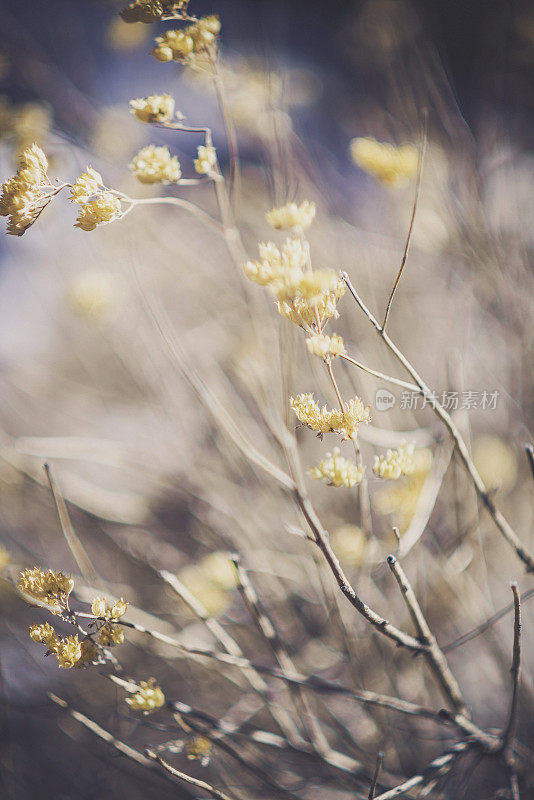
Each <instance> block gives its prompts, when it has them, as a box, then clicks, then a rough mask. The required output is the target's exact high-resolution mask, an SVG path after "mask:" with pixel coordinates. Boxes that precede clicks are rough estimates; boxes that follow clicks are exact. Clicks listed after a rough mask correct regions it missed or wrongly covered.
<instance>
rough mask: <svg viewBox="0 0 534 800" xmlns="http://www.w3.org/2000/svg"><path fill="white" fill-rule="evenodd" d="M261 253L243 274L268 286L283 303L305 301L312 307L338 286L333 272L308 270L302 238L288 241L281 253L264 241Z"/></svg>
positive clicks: (248, 262) (305, 248)
mask: <svg viewBox="0 0 534 800" xmlns="http://www.w3.org/2000/svg"><path fill="white" fill-rule="evenodd" d="M258 250H259V255H260V258H259V259H258V260H251V261H247V262H246V263H245V264H244V265H243V271H244V273H245V275H246V276H247V278H249V279H250V280H251V281H254V282H255V283H259V284H260V286H268V287H269V289H270V290H271V292H272V293H273V294H274V296H275V297H276V299H277V300H278V301H280V302H288V303H289V302H292V301H293V300H295V299H296V298H302V299H304V300H306V301H307V302H308V303H310V304H312V305H313V304H315V303H319V302H321V299H322V298H323V297H324V295H325V294H326V293H328V292H331V291H333V290H334V289H335V287H336V286H337V283H338V278H337V276H336V274H335V272H334V271H333V270H314V271H310V270H309V269H308V264H309V253H308V250H307V247H306V246H305V244H304V243H303V242H302V241H301V240H300V239H292V238H289V239H287V240H286V242H285V243H284V244H283V245H282V249H281V250H279V249H278V247H277V246H276V245H275V244H274V243H273V242H267V243H263V242H262V243H261V244H259V245H258Z"/></svg>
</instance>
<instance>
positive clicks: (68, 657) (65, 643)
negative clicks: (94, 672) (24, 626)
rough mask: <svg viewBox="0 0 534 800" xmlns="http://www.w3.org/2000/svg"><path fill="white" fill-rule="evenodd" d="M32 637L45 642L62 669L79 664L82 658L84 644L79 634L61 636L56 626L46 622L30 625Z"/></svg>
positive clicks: (42, 642) (36, 640)
mask: <svg viewBox="0 0 534 800" xmlns="http://www.w3.org/2000/svg"><path fill="white" fill-rule="evenodd" d="M30 637H31V639H32V640H33V641H34V642H40V643H41V644H44V645H45V647H46V649H47V651H48V652H49V653H53V654H54V655H55V656H56V658H57V660H58V664H59V666H60V667H61V668H62V669H71V668H72V667H75V666H78V663H79V662H80V661H81V659H82V645H81V642H80V641H79V640H78V635H77V634H76V635H75V636H65V637H63V638H61V637H59V636H58V635H57V633H56V632H55V630H54V628H53V627H52V626H51V625H50V624H49V623H48V622H45V623H44V625H30Z"/></svg>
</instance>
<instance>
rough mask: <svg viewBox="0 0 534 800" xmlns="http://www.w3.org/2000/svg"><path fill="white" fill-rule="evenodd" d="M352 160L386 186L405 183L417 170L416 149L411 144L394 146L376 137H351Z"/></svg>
mask: <svg viewBox="0 0 534 800" xmlns="http://www.w3.org/2000/svg"><path fill="white" fill-rule="evenodd" d="M350 154H351V156H352V160H353V161H354V163H355V164H357V165H358V166H359V167H361V169H363V170H365V172H368V173H369V174H370V175H373V176H374V177H375V178H377V180H379V181H381V183H384V184H386V185H388V186H398V185H401V184H403V183H406V181H407V180H409V179H410V178H412V177H413V176H414V175H415V174H416V172H417V160H418V156H417V149H416V148H415V147H414V146H413V145H411V144H403V145H400V146H399V147H396V146H395V145H393V144H388V143H386V142H377V141H376V139H363V138H359V139H353V140H352V141H351V143H350Z"/></svg>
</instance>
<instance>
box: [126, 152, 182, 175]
mask: <svg viewBox="0 0 534 800" xmlns="http://www.w3.org/2000/svg"><path fill="white" fill-rule="evenodd" d="M130 169H132V170H133V173H134V175H135V177H136V178H137V180H138V181H141V183H176V182H177V181H179V180H180V178H181V177H182V171H181V169H180V162H179V161H178V157H177V156H171V154H170V153H169V148H168V147H157V146H156V145H155V144H150V145H148V146H147V147H143V149H142V150H140V151H139V152H138V153H137V155H136V156H135V158H134V159H133V161H132V162H131V164H130Z"/></svg>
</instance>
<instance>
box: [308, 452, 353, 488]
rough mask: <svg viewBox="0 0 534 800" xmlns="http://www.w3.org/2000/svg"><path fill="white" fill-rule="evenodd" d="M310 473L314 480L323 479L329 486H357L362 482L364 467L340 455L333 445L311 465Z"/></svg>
mask: <svg viewBox="0 0 534 800" xmlns="http://www.w3.org/2000/svg"><path fill="white" fill-rule="evenodd" d="M309 472H310V475H311V476H312V478H315V480H318V481H320V480H324V481H326V483H328V484H330V485H331V486H337V487H340V486H347V487H348V488H350V487H352V486H357V485H358V484H359V483H361V482H362V479H363V473H364V468H363V467H362V466H358V465H357V464H355V463H354V462H353V461H350V460H349V459H348V458H344V457H343V456H342V455H341V451H340V449H339V447H334V449H333V451H332V452H331V453H327V454H326V458H323V459H322V460H321V461H319V463H318V464H317V466H316V467H311V469H310V470H309Z"/></svg>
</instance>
